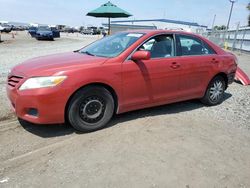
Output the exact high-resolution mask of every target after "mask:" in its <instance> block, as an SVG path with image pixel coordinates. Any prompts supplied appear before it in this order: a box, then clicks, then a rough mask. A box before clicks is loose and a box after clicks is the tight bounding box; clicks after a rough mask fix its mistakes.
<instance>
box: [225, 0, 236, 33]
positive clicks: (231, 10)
mask: <svg viewBox="0 0 250 188" xmlns="http://www.w3.org/2000/svg"><path fill="white" fill-rule="evenodd" d="M229 1H230V3H231V9H230V13H229V17H228V22H227V28H226V29H227V30H228V29H229V24H230V20H231V16H232V12H233V7H234V3H235V2H236V1H237V0H229Z"/></svg>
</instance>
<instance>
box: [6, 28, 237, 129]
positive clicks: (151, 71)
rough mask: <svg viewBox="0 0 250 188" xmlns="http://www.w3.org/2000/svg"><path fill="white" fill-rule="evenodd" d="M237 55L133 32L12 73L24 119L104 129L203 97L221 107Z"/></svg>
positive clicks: (193, 41) (158, 33) (181, 37)
mask: <svg viewBox="0 0 250 188" xmlns="http://www.w3.org/2000/svg"><path fill="white" fill-rule="evenodd" d="M236 62H237V59H236V56H235V55H233V54H231V53H228V52H226V51H224V50H222V49H221V48H220V47H218V46H217V45H215V44H213V43H212V42H210V41H209V40H207V39H205V38H203V37H201V36H199V35H194V34H191V33H188V32H183V31H164V30H154V31H153V30H151V31H143V30H140V31H127V32H121V33H117V34H115V35H111V36H107V37H104V38H102V39H101V40H98V41H96V42H94V43H92V44H90V45H88V46H86V47H84V48H82V49H81V50H77V51H74V52H69V53H62V54H56V55H50V56H45V57H40V58H34V59H31V60H28V61H26V62H24V63H22V64H19V65H17V66H16V67H14V68H13V69H12V70H11V72H10V74H9V75H8V83H7V94H8V97H9V99H10V101H11V104H12V107H13V109H14V110H15V112H16V115H17V116H18V118H20V119H24V120H26V121H29V122H32V123H37V124H55V123H64V122H69V123H70V124H71V125H72V126H73V127H74V128H76V129H77V130H80V131H94V130H98V129H100V128H103V127H104V126H105V125H106V124H107V123H108V122H109V121H110V119H111V118H112V116H113V114H120V113H124V112H128V111H131V110H137V109H142V108H148V107H152V106H158V105H163V104H168V103H173V102H178V101H184V100H190V99H200V100H201V101H202V102H203V103H204V104H206V105H218V104H220V103H221V102H222V101H223V96H224V91H225V90H226V89H227V87H228V85H229V84H231V83H232V82H233V80H234V76H235V72H236V69H237V63H236Z"/></svg>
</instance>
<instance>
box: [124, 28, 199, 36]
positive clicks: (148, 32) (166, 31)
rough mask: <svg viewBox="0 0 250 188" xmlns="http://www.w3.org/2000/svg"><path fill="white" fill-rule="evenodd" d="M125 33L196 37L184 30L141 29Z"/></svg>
mask: <svg viewBox="0 0 250 188" xmlns="http://www.w3.org/2000/svg"><path fill="white" fill-rule="evenodd" d="M123 32H124V33H144V34H150V35H151V34H152V35H154V34H161V33H176V34H185V35H196V34H194V33H191V32H187V31H182V30H163V29H154V30H144V29H139V30H128V31H123Z"/></svg>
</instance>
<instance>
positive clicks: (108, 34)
mask: <svg viewBox="0 0 250 188" xmlns="http://www.w3.org/2000/svg"><path fill="white" fill-rule="evenodd" d="M108 19H109V30H108V35H110V33H111V32H110V17H109V18H108Z"/></svg>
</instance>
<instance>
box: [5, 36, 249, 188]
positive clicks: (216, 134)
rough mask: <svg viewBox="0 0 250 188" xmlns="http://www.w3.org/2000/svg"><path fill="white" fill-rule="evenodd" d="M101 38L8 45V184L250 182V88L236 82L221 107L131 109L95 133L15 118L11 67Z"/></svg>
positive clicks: (20, 39) (244, 60) (242, 58)
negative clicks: (11, 102) (10, 100)
mask: <svg viewBox="0 0 250 188" xmlns="http://www.w3.org/2000/svg"><path fill="white" fill-rule="evenodd" d="M4 37H6V38H8V37H9V36H4ZM4 37H3V36H2V39H4ZM93 40H96V37H92V36H88V37H87V36H84V37H83V36H77V35H74V36H73V35H68V36H66V35H63V36H62V38H61V39H57V40H56V41H40V42H38V41H35V39H30V38H29V37H28V36H27V35H25V34H23V33H20V34H19V35H17V36H16V39H11V40H8V41H5V42H3V43H1V44H0V60H1V61H0V67H1V68H0V71H1V77H0V91H1V93H2V94H3V95H1V97H0V105H1V113H0V114H1V116H0V117H1V118H2V120H4V119H5V121H0V151H1V152H0V187H46V186H47V187H59V186H60V187H136V188H137V187H143V188H144V187H184V188H192V187H209V188H210V187H223V188H224V187H228V188H230V187H232V188H235V187H240V188H245V187H250V179H249V177H250V147H249V144H250V87H249V86H248V87H244V86H242V85H240V84H237V83H234V84H232V85H230V87H229V88H228V90H227V92H226V96H225V100H224V102H223V103H222V104H221V105H219V106H215V107H205V106H203V105H202V104H201V103H200V102H199V101H196V100H194V101H187V102H181V103H176V104H171V105H165V106H161V107H155V108H150V109H144V110H139V111H134V112H129V113H126V114H121V115H118V116H115V117H114V118H113V120H112V121H111V122H110V124H109V126H108V127H107V128H106V129H103V130H100V131H97V132H94V133H88V134H81V133H78V132H75V130H74V129H72V128H71V127H70V126H69V125H40V126H38V125H32V124H23V125H20V124H19V123H18V122H17V121H16V120H15V119H13V118H10V117H11V116H12V115H11V113H10V111H9V108H8V101H7V98H6V96H5V91H4V83H5V81H4V80H5V79H6V78H5V77H6V75H7V70H8V69H9V68H10V67H12V66H13V65H15V64H17V63H19V62H21V61H23V60H25V59H28V58H30V57H35V56H37V55H45V54H49V53H54V52H64V51H70V50H74V49H78V48H80V47H81V46H84V45H86V44H87V43H89V42H91V41H93ZM239 63H240V66H241V68H243V70H245V71H246V72H247V74H248V75H249V76H250V64H249V63H250V56H249V55H245V54H241V55H239Z"/></svg>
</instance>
